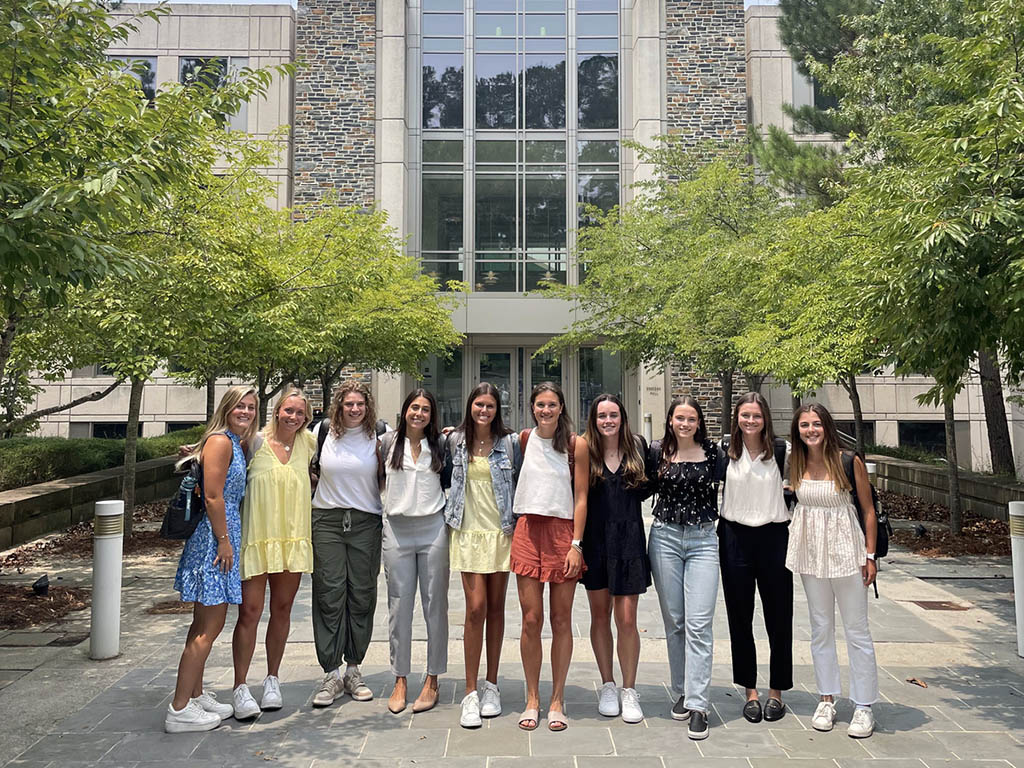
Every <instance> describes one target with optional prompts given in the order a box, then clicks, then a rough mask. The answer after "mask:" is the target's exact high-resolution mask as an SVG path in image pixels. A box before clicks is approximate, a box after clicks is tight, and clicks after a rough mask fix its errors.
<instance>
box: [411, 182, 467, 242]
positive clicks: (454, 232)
mask: <svg viewBox="0 0 1024 768" xmlns="http://www.w3.org/2000/svg"><path fill="white" fill-rule="evenodd" d="M422 222H423V223H422V239H421V245H420V249H421V250H422V251H458V250H460V249H461V248H462V176H461V175H443V176H442V175H436V176H435V175H434V174H425V175H424V176H423V216H422Z"/></svg>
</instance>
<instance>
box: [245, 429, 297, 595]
mask: <svg viewBox="0 0 1024 768" xmlns="http://www.w3.org/2000/svg"><path fill="white" fill-rule="evenodd" d="M314 449H315V441H314V440H313V436H312V435H311V434H310V433H309V432H308V431H307V430H305V429H303V430H302V431H300V432H299V433H298V434H296V435H295V443H294V445H293V446H292V452H291V456H289V458H288V462H287V463H286V464H282V463H281V460H280V459H278V458H277V456H276V455H275V454H274V451H273V449H272V448H271V447H270V443H269V442H268V441H266V440H264V441H263V444H262V445H261V446H260V447H259V448H258V449H257V451H256V453H255V454H254V455H253V457H252V460H251V461H250V462H249V475H248V481H247V483H246V487H245V504H244V507H243V511H242V555H241V565H242V578H243V579H248V578H250V577H252V576H258V575H260V574H263V573H281V572H283V571H290V572H291V573H312V572H313V545H312V523H311V521H310V519H311V516H312V509H313V507H312V499H311V491H310V484H309V460H310V459H311V458H312V455H313V451H314Z"/></svg>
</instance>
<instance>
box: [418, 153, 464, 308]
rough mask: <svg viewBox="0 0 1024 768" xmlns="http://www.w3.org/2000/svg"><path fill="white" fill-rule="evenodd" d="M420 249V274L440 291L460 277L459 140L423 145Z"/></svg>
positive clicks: (461, 184)
mask: <svg viewBox="0 0 1024 768" xmlns="http://www.w3.org/2000/svg"><path fill="white" fill-rule="evenodd" d="M421 190H422V201H421V202H422V205H421V210H422V216H421V218H420V224H421V226H420V247H421V257H422V264H423V271H424V272H426V273H427V274H428V275H430V276H431V277H433V278H434V279H436V280H437V281H438V282H439V283H440V285H441V288H442V289H444V288H445V284H446V283H447V282H448V281H449V280H462V279H463V277H464V275H463V270H462V266H463V259H462V254H463V239H462V238H463V222H462V217H463V180H462V140H461V139H441V140H430V141H424V142H423V177H422V184H421Z"/></svg>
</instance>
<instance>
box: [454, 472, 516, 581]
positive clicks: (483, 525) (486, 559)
mask: <svg viewBox="0 0 1024 768" xmlns="http://www.w3.org/2000/svg"><path fill="white" fill-rule="evenodd" d="M511 551H512V537H511V536H506V535H505V534H504V533H503V532H502V530H501V513H500V512H499V511H498V503H497V502H496V501H495V499H494V486H493V485H492V483H491V464H490V461H488V460H487V458H486V457H482V458H481V457H477V458H476V459H475V460H473V461H470V462H467V464H466V504H465V507H464V509H463V512H462V526H461V527H460V528H459V530H454V529H453V530H452V532H451V539H450V541H449V542H448V557H449V564H450V566H451V569H452V570H453V571H464V572H466V573H500V572H503V571H508V569H509V554H510V553H511Z"/></svg>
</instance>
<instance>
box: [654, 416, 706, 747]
mask: <svg viewBox="0 0 1024 768" xmlns="http://www.w3.org/2000/svg"><path fill="white" fill-rule="evenodd" d="M722 455H723V454H722V452H721V449H720V448H718V447H716V446H715V445H714V444H713V443H712V442H711V441H710V440H708V436H707V427H706V426H705V424H704V412H703V411H702V410H701V407H700V405H699V404H698V403H697V401H696V400H694V399H693V398H692V397H688V396H687V397H680V398H677V399H675V400H673V401H672V403H671V405H670V406H669V409H668V416H667V417H666V419H665V437H664V438H663V439H662V440H660V441H658V440H656V441H654V443H653V444H652V445H651V450H650V459H651V464H652V465H653V467H655V468H656V469H654V470H653V471H654V485H655V491H656V492H657V494H658V500H657V502H656V503H655V505H654V522H653V524H652V525H651V536H650V544H649V548H648V552H649V554H650V557H651V569H652V571H653V572H654V584H655V586H656V587H657V590H658V602H659V603H660V604H661V617H662V620H663V621H664V622H665V638H666V641H667V643H668V662H669V668H670V670H671V674H672V694H673V696H676V697H677V699H676V703H675V706H673V707H672V717H673V718H675V719H676V720H689V726H688V728H687V735H689V737H690V738H691V739H695V740H698V739H705V738H707V736H708V690H709V689H710V687H711V656H712V650H713V648H714V634H713V632H712V621H713V619H714V617H715V600H716V598H717V596H718V536H717V535H716V533H715V520H717V519H718V485H717V481H718V477H717V476H716V475H717V468H718V467H720V466H722V465H723V464H724V461H723V460H722Z"/></svg>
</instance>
